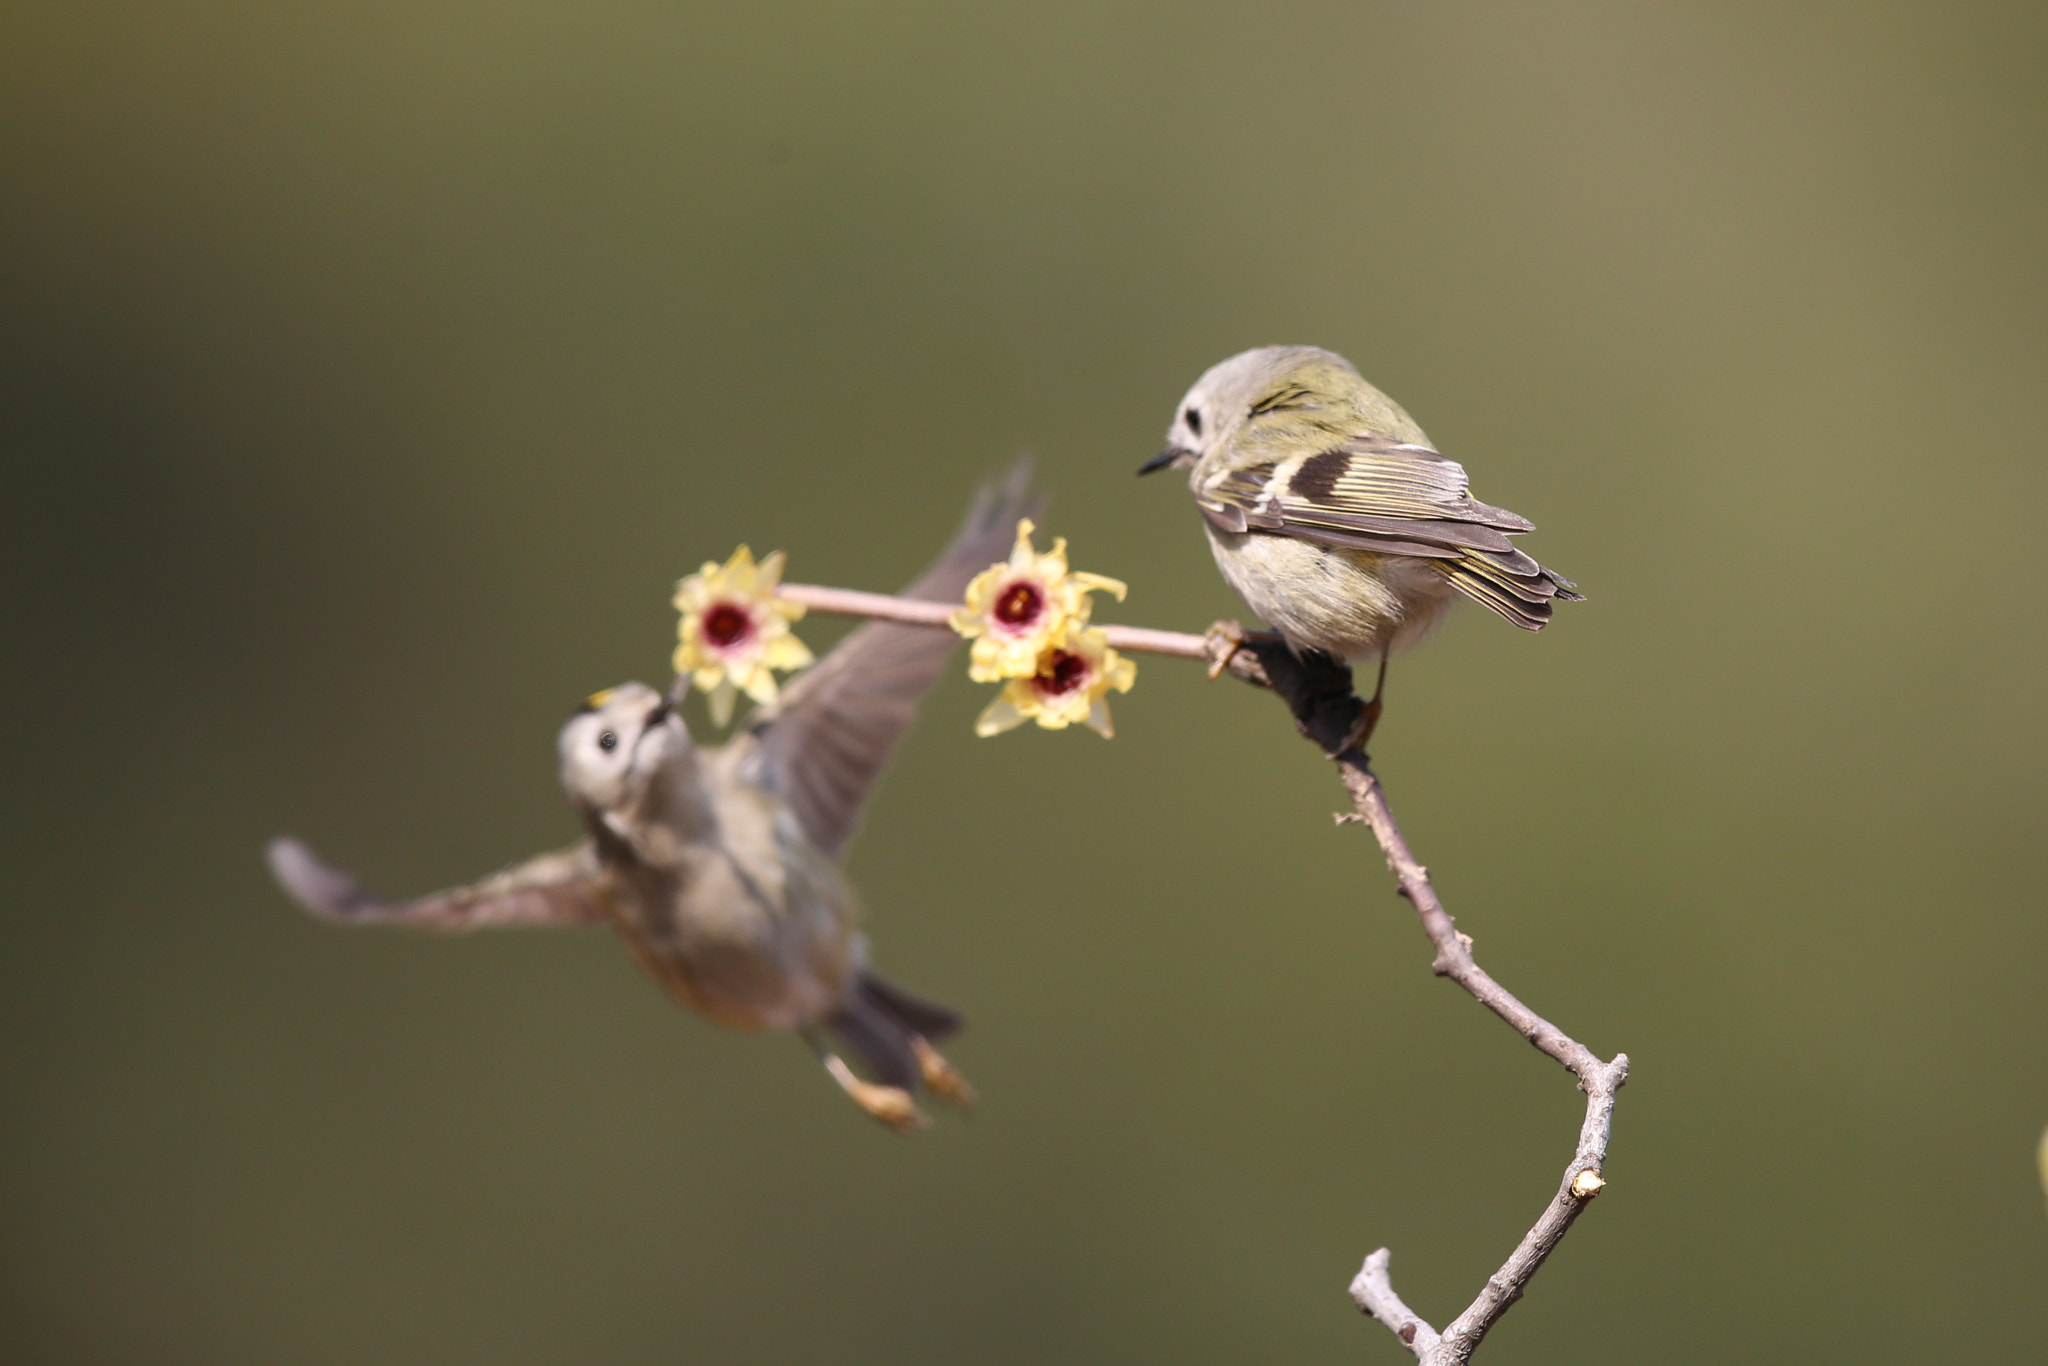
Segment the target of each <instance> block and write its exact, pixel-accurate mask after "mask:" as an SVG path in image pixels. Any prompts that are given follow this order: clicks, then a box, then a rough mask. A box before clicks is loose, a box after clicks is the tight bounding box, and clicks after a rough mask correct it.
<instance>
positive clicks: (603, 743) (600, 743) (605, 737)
mask: <svg viewBox="0 0 2048 1366" xmlns="http://www.w3.org/2000/svg"><path fill="white" fill-rule="evenodd" d="M597 747H598V748H599V749H617V748H618V747H619V737H618V736H617V735H615V734H614V733H612V732H611V731H606V732H605V733H604V734H602V735H600V736H598V737H597Z"/></svg>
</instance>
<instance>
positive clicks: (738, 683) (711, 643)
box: [675, 546, 811, 726]
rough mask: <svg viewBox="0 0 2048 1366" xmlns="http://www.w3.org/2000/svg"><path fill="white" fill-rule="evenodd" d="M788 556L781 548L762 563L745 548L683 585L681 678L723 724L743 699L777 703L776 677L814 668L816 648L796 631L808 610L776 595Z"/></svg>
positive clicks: (679, 601)
mask: <svg viewBox="0 0 2048 1366" xmlns="http://www.w3.org/2000/svg"><path fill="white" fill-rule="evenodd" d="M784 558H785V557H784V555H783V553H782V552H781V551H779V550H778V551H776V552H775V553H774V554H773V555H770V556H769V557H768V558H767V559H765V560H763V561H761V563H760V564H758V565H757V564H755V563H754V552H753V551H751V550H749V549H747V548H746V547H745V546H741V547H740V548H739V549H738V550H735V551H734V552H733V554H732V558H731V559H729V560H727V561H726V562H725V564H724V565H723V566H720V565H718V564H716V563H713V562H711V561H706V562H705V565H704V567H703V568H702V569H700V570H698V571H697V572H696V573H695V574H692V575H690V577H689V578H687V579H684V580H683V581H682V582H681V583H679V584H677V585H676V597H675V604H676V610H677V611H679V612H681V613H682V614H683V621H682V625H681V627H680V628H678V635H679V636H680V637H681V640H682V643H681V644H680V645H678V646H676V672H677V673H679V674H689V675H690V676H691V681H692V682H694V683H695V684H696V685H697V687H698V688H699V689H700V690H701V691H703V692H707V693H710V694H711V719H712V720H713V721H714V722H716V723H717V724H719V725H721V726H722V725H724V724H725V723H726V722H727V721H729V720H731V719H732V702H733V697H734V695H735V694H736V693H739V692H744V693H746V695H747V696H748V697H750V698H752V699H753V700H754V702H755V703H756V704H757V705H758V704H762V703H767V702H773V701H774V700H775V675H774V674H773V673H771V672H769V671H770V670H772V669H781V670H782V671H783V672H785V673H787V672H789V671H790V670H792V669H801V668H803V667H804V666H805V665H806V664H809V663H810V662H811V652H810V650H809V649H808V648H806V647H805V645H804V643H803V642H802V641H801V640H798V639H797V638H796V637H795V636H793V635H791V634H790V630H789V623H791V622H792V621H795V620H796V619H797V618H798V617H801V616H802V615H803V614H804V609H803V608H802V607H800V606H798V605H797V604H796V603H793V602H782V601H780V600H779V599H777V598H776V596H775V586H776V585H777V584H778V583H780V582H782V562H783V559H784Z"/></svg>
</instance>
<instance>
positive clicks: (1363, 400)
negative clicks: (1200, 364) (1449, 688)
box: [1138, 346, 1582, 743]
mask: <svg viewBox="0 0 2048 1366" xmlns="http://www.w3.org/2000/svg"><path fill="white" fill-rule="evenodd" d="M1166 440H1167V446H1166V449H1165V450H1163V451H1161V452H1160V453H1159V454H1158V455H1156V456H1154V457H1153V458H1152V459H1151V460H1150V461H1148V462H1146V464H1145V465H1144V466H1143V467H1142V468H1141V469H1139V471H1138V473H1140V474H1149V473H1151V472H1152V471H1153V470H1160V469H1185V470H1188V471H1190V473H1189V476H1188V486H1189V488H1191V489H1192V490H1193V491H1194V495H1195V502H1196V504H1197V505H1198V506H1199V507H1200V508H1201V510H1202V516H1203V519H1204V521H1205V524H1206V528H1207V530H1208V533H1209V547H1210V549H1211V550H1212V551H1214V552H1215V555H1216V566H1217V568H1219V569H1220V570H1222V571H1223V577H1224V578H1225V579H1226V580H1228V581H1229V583H1230V586H1231V587H1233V588H1235V589H1236V590H1237V591H1238V593H1239V594H1240V595H1241V596H1242V597H1243V598H1244V600H1245V602H1246V603H1248V604H1249V605H1250V606H1251V609H1252V610H1253V611H1254V612H1257V613H1258V614H1259V615H1260V616H1261V617H1263V618H1264V619H1265V620H1266V622H1267V623H1268V624H1269V625H1270V626H1272V627H1273V628H1274V629H1275V630H1276V631H1278V632H1279V633H1280V635H1281V636H1282V638H1284V639H1285V640H1286V641H1287V643H1288V645H1289V646H1290V647H1291V648H1292V649H1294V650H1295V651H1296V653H1300V652H1302V651H1306V650H1320V651H1322V652H1323V653H1325V654H1328V655H1331V656H1334V657H1335V658H1337V659H1341V660H1369V659H1374V658H1377V659H1378V660H1379V663H1380V683H1381V685H1382V686H1384V684H1385V682H1386V661H1387V656H1388V655H1389V654H1390V653H1392V651H1393V650H1395V649H1396V648H1398V647H1401V646H1405V645H1408V644H1410V643H1412V642H1413V641H1415V640H1416V639H1418V638H1419V637H1421V636H1422V635H1423V634H1424V633H1426V632H1427V631H1428V630H1429V629H1430V627H1432V626H1434V625H1435V624H1436V623H1437V621H1438V620H1440V619H1441V618H1442V616H1443V614H1444V611H1445V609H1446V608H1448V607H1449V606H1450V604H1451V601H1452V597H1453V595H1454V594H1456V593H1462V594H1464V595H1465V596H1466V597H1468V598H1472V599H1474V600H1475V601H1477V602H1480V603H1482V604H1484V605H1485V606H1487V607H1489V608H1491V609H1492V610H1493V611H1495V612H1497V613H1499V614H1500V615H1501V616H1503V617H1506V618H1507V619H1508V620H1509V621H1511V622H1513V623H1514V624H1515V625H1517V626H1520V627H1523V628H1524V629H1526V630H1530V631H1539V630H1541V629H1543V625H1544V623H1546V622H1548V621H1549V620H1550V609H1551V603H1552V602H1553V601H1554V600H1556V599H1559V598H1564V599H1568V600H1571V601H1574V602H1576V601H1581V600H1582V599H1581V598H1580V596H1579V594H1577V593H1575V592H1573V591H1572V583H1571V581H1570V580H1569V579H1565V578H1563V577H1561V576H1559V575H1557V574H1554V573H1552V572H1551V571H1550V570H1548V569H1545V568H1544V567H1543V566H1542V565H1540V564H1538V563H1536V561H1534V560H1532V559H1530V558H1529V557H1528V556H1527V555H1525V554H1523V553H1522V552H1521V551H1520V550H1517V549H1516V548H1515V547H1514V545H1513V544H1512V543H1511V542H1510V541H1509V540H1508V537H1509V536H1511V535H1517V534H1519V533H1521V532H1524V531H1533V530H1535V526H1534V524H1532V523H1530V522H1529V521H1527V520H1525V519H1524V518H1521V517H1517V516H1516V515H1515V514H1514V513H1512V512H1507V511H1504V510H1502V509H1500V508H1497V507H1488V506H1487V505H1486V504H1485V503H1480V502H1475V501H1473V499H1472V495H1471V490H1470V488H1469V487H1468V485H1467V484H1466V480H1465V470H1464V467H1463V466H1461V465H1459V464H1458V463H1457V462H1456V461H1455V460H1451V459H1449V458H1447V457H1445V456H1442V455H1439V454H1437V452H1436V451H1435V450H1433V449H1432V448H1431V447H1430V444H1429V438H1428V437H1426V436H1424V435H1423V433H1422V428H1420V427H1418V426H1417V425H1416V424H1415V419H1413V418H1411V417H1409V416H1408V414H1407V413H1405V412H1403V411H1402V410H1401V408H1400V406H1399V405H1398V404H1396V403H1395V402H1394V401H1393V400H1392V399H1390V398H1388V397H1387V396H1386V395H1385V394H1383V393H1381V392H1380V391H1379V390H1377V389H1375V388H1373V387H1372V385H1370V384H1368V383H1366V382H1365V380H1364V379H1362V378H1361V377H1360V376H1359V373H1358V371H1356V370H1355V369H1353V368H1352V366H1351V362H1349V361H1347V360H1345V359H1344V358H1343V357H1342V356H1340V355H1338V354H1336V353H1335V352H1334V351H1325V350H1323V349H1321V348H1320V347H1314V346H1265V347H1260V348H1258V349H1257V350H1253V351H1245V352H1243V353H1241V354H1239V355H1235V356H1232V357H1231V358H1230V359H1229V360H1226V361H1222V362H1220V363H1219V364H1217V365H1213V366H1211V367H1210V368H1209V370H1208V371H1207V372H1206V373H1204V374H1203V376H1202V377H1201V378H1200V379H1198V380H1196V381H1195V387H1194V388H1192V389H1190V390H1188V393H1187V397H1185V398H1183V399H1182V400H1181V401H1180V406H1179V407H1178V408H1176V409H1175V410H1174V415H1173V421H1172V422H1171V424H1170V425H1169V426H1168V427H1167V433H1166ZM1379 691H1380V690H1379V689H1378V688H1376V689H1375V690H1374V692H1373V698H1372V701H1371V702H1370V703H1368V704H1367V709H1366V713H1365V716H1364V718H1363V719H1362V721H1361V726H1360V732H1359V733H1355V734H1354V736H1353V741H1354V742H1356V743H1362V742H1363V740H1364V737H1365V735H1366V734H1369V733H1370V731H1371V728H1372V723H1373V721H1374V720H1376V719H1377V718H1378V715H1379Z"/></svg>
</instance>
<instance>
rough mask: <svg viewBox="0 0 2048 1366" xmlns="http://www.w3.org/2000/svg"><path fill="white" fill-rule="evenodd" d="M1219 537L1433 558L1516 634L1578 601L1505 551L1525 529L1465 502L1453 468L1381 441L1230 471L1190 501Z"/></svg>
mask: <svg viewBox="0 0 2048 1366" xmlns="http://www.w3.org/2000/svg"><path fill="white" fill-rule="evenodd" d="M1196 501H1198V502H1199V503H1200V504H1201V506H1202V515H1203V516H1205V517H1207V518H1208V519H1209V521H1210V523H1211V524H1212V525H1214V526H1216V527H1217V528H1219V529H1220V530H1223V531H1231V532H1243V531H1269V532H1279V533H1280V534H1282V535H1285V536H1294V537H1298V538H1299V539H1301V540H1304V541H1313V542H1315V543H1317V544H1318V545H1328V546H1339V547H1342V548H1344V549H1347V550H1365V551H1371V552H1372V553H1374V554H1379V555H1410V556H1415V557H1417V558H1420V559H1427V560H1434V561H1436V562H1437V568H1438V570H1439V572H1441V573H1442V574H1443V576H1444V577H1445V578H1447V579H1449V580H1450V581H1451V584H1452V586H1453V587H1455V588H1456V589H1457V590H1458V591H1459V592H1461V593H1463V594H1464V595H1465V596H1466V597H1468V598H1471V599H1472V600H1474V601H1475V602H1478V603H1481V604H1483V605H1485V606H1486V607H1488V608H1491V609H1492V610H1493V611H1495V612H1498V613H1499V614H1500V615H1501V616H1503V617H1505V618H1507V619H1508V620H1509V621H1511V622H1513V623H1514V624H1515V625H1517V626H1520V627H1523V628H1524V629H1526V630H1530V631H1536V630H1541V629H1542V627H1543V625H1544V623H1545V622H1547V621H1549V620H1550V608H1551V602H1552V600H1553V599H1557V598H1563V599H1565V600H1567V601H1570V602H1578V601H1581V599H1580V596H1579V595H1578V594H1577V593H1574V592H1573V591H1572V587H1573V585H1572V581H1571V580H1570V579H1567V578H1564V577H1563V576H1562V575H1559V574H1554V573H1552V572H1551V571H1550V570H1548V569H1545V568H1544V567H1543V566H1542V565H1540V564H1538V563H1536V561H1534V560H1532V559H1530V558H1529V556H1527V555H1526V554H1524V553H1523V552H1521V551H1520V550H1517V549H1515V547H1514V544H1513V543H1512V542H1511V541H1509V540H1508V537H1509V536H1512V535H1519V534H1521V533H1522V532H1525V531H1534V530H1535V529H1536V528H1535V525H1534V524H1533V523H1532V522H1530V521H1529V520H1528V519H1526V518H1523V517H1518V516H1516V515H1515V514H1514V513H1512V512H1509V511H1507V510H1506V509H1504V508H1497V507H1489V506H1488V505H1487V504H1485V503H1480V502H1475V501H1474V500H1473V498H1472V495H1471V493H1470V491H1469V489H1468V487H1467V485H1466V482H1465V469H1464V466H1462V465H1460V464H1459V463H1458V462H1457V461H1455V460H1452V459H1450V458H1448V457H1447V456H1443V455H1439V454H1437V453H1436V452H1435V451H1433V450H1430V449H1429V448H1428V447H1426V446H1418V445H1415V444H1414V443H1412V442H1407V441H1395V440H1393V439H1392V438H1390V437H1384V436H1375V435H1370V434H1368V435H1364V436H1358V437H1354V438H1352V439H1351V440H1349V441H1347V442H1345V443H1344V444H1343V445H1341V446H1338V447H1336V448H1335V449H1332V450H1327V451H1322V452H1320V453H1318V454H1315V455H1309V456H1295V457H1292V458H1289V459H1286V460H1281V461H1277V462H1274V463H1272V464H1264V465H1253V466H1250V467H1248V468H1244V469H1236V470H1230V471H1228V472H1226V473H1225V474H1224V475H1222V476H1221V477H1220V478H1216V479H1211V480H1210V481H1209V482H1208V483H1207V484H1205V485H1204V486H1203V488H1202V490H1201V491H1200V493H1199V494H1198V495H1197V499H1196Z"/></svg>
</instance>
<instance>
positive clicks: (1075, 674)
mask: <svg viewBox="0 0 2048 1366" xmlns="http://www.w3.org/2000/svg"><path fill="white" fill-rule="evenodd" d="M1088 672H1089V670H1088V660H1087V658H1086V657H1085V656H1082V655H1077V654H1075V653H1073V652H1072V651H1071V650H1054V651H1053V652H1052V657H1051V662H1050V663H1048V664H1047V665H1046V666H1045V667H1043V668H1041V669H1040V670H1039V671H1038V676H1037V677H1036V678H1033V679H1032V680H1031V686H1032V687H1034V688H1036V689H1038V695H1039V696H1040V697H1065V696H1066V695H1067V694H1068V693H1071V692H1076V691H1078V690H1079V689H1081V688H1083V687H1086V686H1087V684H1088Z"/></svg>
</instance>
